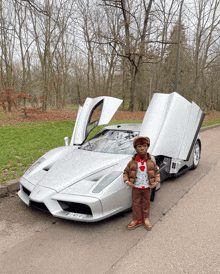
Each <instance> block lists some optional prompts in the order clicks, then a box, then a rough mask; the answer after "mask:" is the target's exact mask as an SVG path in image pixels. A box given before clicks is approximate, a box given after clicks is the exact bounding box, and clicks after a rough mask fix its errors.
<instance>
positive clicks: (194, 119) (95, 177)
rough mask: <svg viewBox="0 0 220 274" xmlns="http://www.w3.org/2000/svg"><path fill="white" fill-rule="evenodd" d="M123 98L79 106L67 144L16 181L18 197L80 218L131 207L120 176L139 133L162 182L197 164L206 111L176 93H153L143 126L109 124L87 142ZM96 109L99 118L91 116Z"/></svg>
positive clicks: (55, 212)
mask: <svg viewBox="0 0 220 274" xmlns="http://www.w3.org/2000/svg"><path fill="white" fill-rule="evenodd" d="M121 102H122V100H120V99H117V98H112V97H108V96H102V97H97V98H94V99H91V98H87V99H86V101H85V103H84V106H83V107H79V111H78V115H77V119H76V123H75V127H74V131H73V135H72V138H71V141H70V144H69V141H68V138H67V137H65V138H64V141H65V146H63V147H58V148H55V149H53V150H51V151H49V152H48V153H46V154H45V155H43V156H42V157H41V158H40V159H38V160H37V161H36V162H35V163H34V164H33V165H32V166H31V167H30V168H29V170H27V172H26V173H25V174H24V175H23V176H22V178H21V179H20V191H19V193H18V195H19V197H20V198H21V199H22V200H23V201H24V202H25V203H26V204H27V205H28V206H34V207H37V208H39V209H42V210H46V211H48V212H50V213H51V214H52V215H54V216H56V217H59V218H65V219H70V220H77V221H84V222H95V221H99V220H102V219H105V218H107V217H109V216H112V215H114V214H117V213H119V212H121V211H124V210H127V209H129V208H131V203H132V201H131V193H132V190H131V188H130V187H128V186H127V185H126V184H125V183H124V182H123V177H122V175H123V170H124V169H125V167H126V165H127V163H128V162H129V161H130V159H131V157H132V155H133V154H134V152H135V150H134V148H133V139H134V138H135V137H137V136H148V137H149V138H150V140H151V145H150V147H149V153H150V154H151V155H152V157H153V159H154V160H155V162H156V164H157V165H158V168H159V169H160V175H161V180H162V181H163V180H165V179H166V178H168V177H172V176H179V175H180V174H182V173H183V172H185V171H187V170H188V169H195V168H196V167H197V166H198V164H199V160H200V154H201V140H200V137H199V135H198V133H199V130H200V127H201V124H202V121H203V119H204V113H203V112H202V111H201V109H200V108H199V107H198V106H197V105H196V104H195V103H194V102H192V103H190V102H188V101H187V100H186V99H184V98H183V97H182V96H180V95H179V94H178V93H176V92H173V93H171V94H160V93H157V94H154V96H153V98H152V100H151V102H150V105H149V107H148V109H147V112H146V114H145V117H144V120H143V122H142V124H119V125H114V126H107V127H104V128H103V129H102V130H100V131H99V132H98V133H97V134H96V135H95V136H94V137H93V138H91V139H90V140H89V141H86V140H87V137H88V135H89V133H90V132H91V130H93V129H94V128H95V127H96V126H98V125H105V124H108V123H109V121H110V120H111V118H112V116H113V115H114V113H115V112H116V110H117V109H118V107H119V106H120V104H121ZM97 108H99V109H100V108H101V111H100V117H99V118H98V119H96V120H93V119H92V115H93V113H94V111H95V110H96V109H97ZM159 188H160V185H159V186H157V189H159ZM153 192H154V191H152V194H153ZM152 200H153V198H152Z"/></svg>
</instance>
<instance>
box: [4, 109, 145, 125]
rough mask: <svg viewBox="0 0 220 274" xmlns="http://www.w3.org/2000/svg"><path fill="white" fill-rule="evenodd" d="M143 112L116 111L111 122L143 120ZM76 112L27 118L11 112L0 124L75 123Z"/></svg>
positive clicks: (59, 112)
mask: <svg viewBox="0 0 220 274" xmlns="http://www.w3.org/2000/svg"><path fill="white" fill-rule="evenodd" d="M144 115H145V112H143V111H135V112H129V111H117V112H116V113H115V115H114V116H113V118H112V120H143V118H144ZM76 116H77V110H50V111H47V112H38V113H34V114H30V115H28V117H27V118H25V117H24V115H23V114H21V113H19V112H16V111H12V112H11V113H7V117H5V118H4V119H0V124H18V123H24V122H45V121H66V120H72V121H75V120H76ZM97 117H99V113H98V112H95V113H94V116H93V118H94V119H96V118H97Z"/></svg>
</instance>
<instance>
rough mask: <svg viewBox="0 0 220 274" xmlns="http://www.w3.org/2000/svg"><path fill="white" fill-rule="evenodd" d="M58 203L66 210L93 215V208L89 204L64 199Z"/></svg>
mask: <svg viewBox="0 0 220 274" xmlns="http://www.w3.org/2000/svg"><path fill="white" fill-rule="evenodd" d="M58 203H59V205H60V206H61V208H62V209H63V210H64V211H68V212H72V213H80V214H87V215H92V210H91V208H90V207H89V206H88V205H85V204H80V203H72V202H64V201H58Z"/></svg>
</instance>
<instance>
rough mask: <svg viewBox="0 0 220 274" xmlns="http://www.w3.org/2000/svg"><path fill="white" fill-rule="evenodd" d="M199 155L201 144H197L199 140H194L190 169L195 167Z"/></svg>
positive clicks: (197, 163)
mask: <svg viewBox="0 0 220 274" xmlns="http://www.w3.org/2000/svg"><path fill="white" fill-rule="evenodd" d="M200 155H201V146H200V144H199V141H196V143H195V145H194V149H193V166H192V169H196V168H197V166H198V165H199V161H200Z"/></svg>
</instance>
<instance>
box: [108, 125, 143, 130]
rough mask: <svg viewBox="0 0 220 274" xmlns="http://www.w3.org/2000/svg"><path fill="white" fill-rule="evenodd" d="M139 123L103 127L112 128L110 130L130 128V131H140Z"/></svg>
mask: <svg viewBox="0 0 220 274" xmlns="http://www.w3.org/2000/svg"><path fill="white" fill-rule="evenodd" d="M140 128H141V124H138V123H136V124H135V123H133V124H118V125H111V126H107V127H105V129H112V130H132V131H140Z"/></svg>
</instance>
